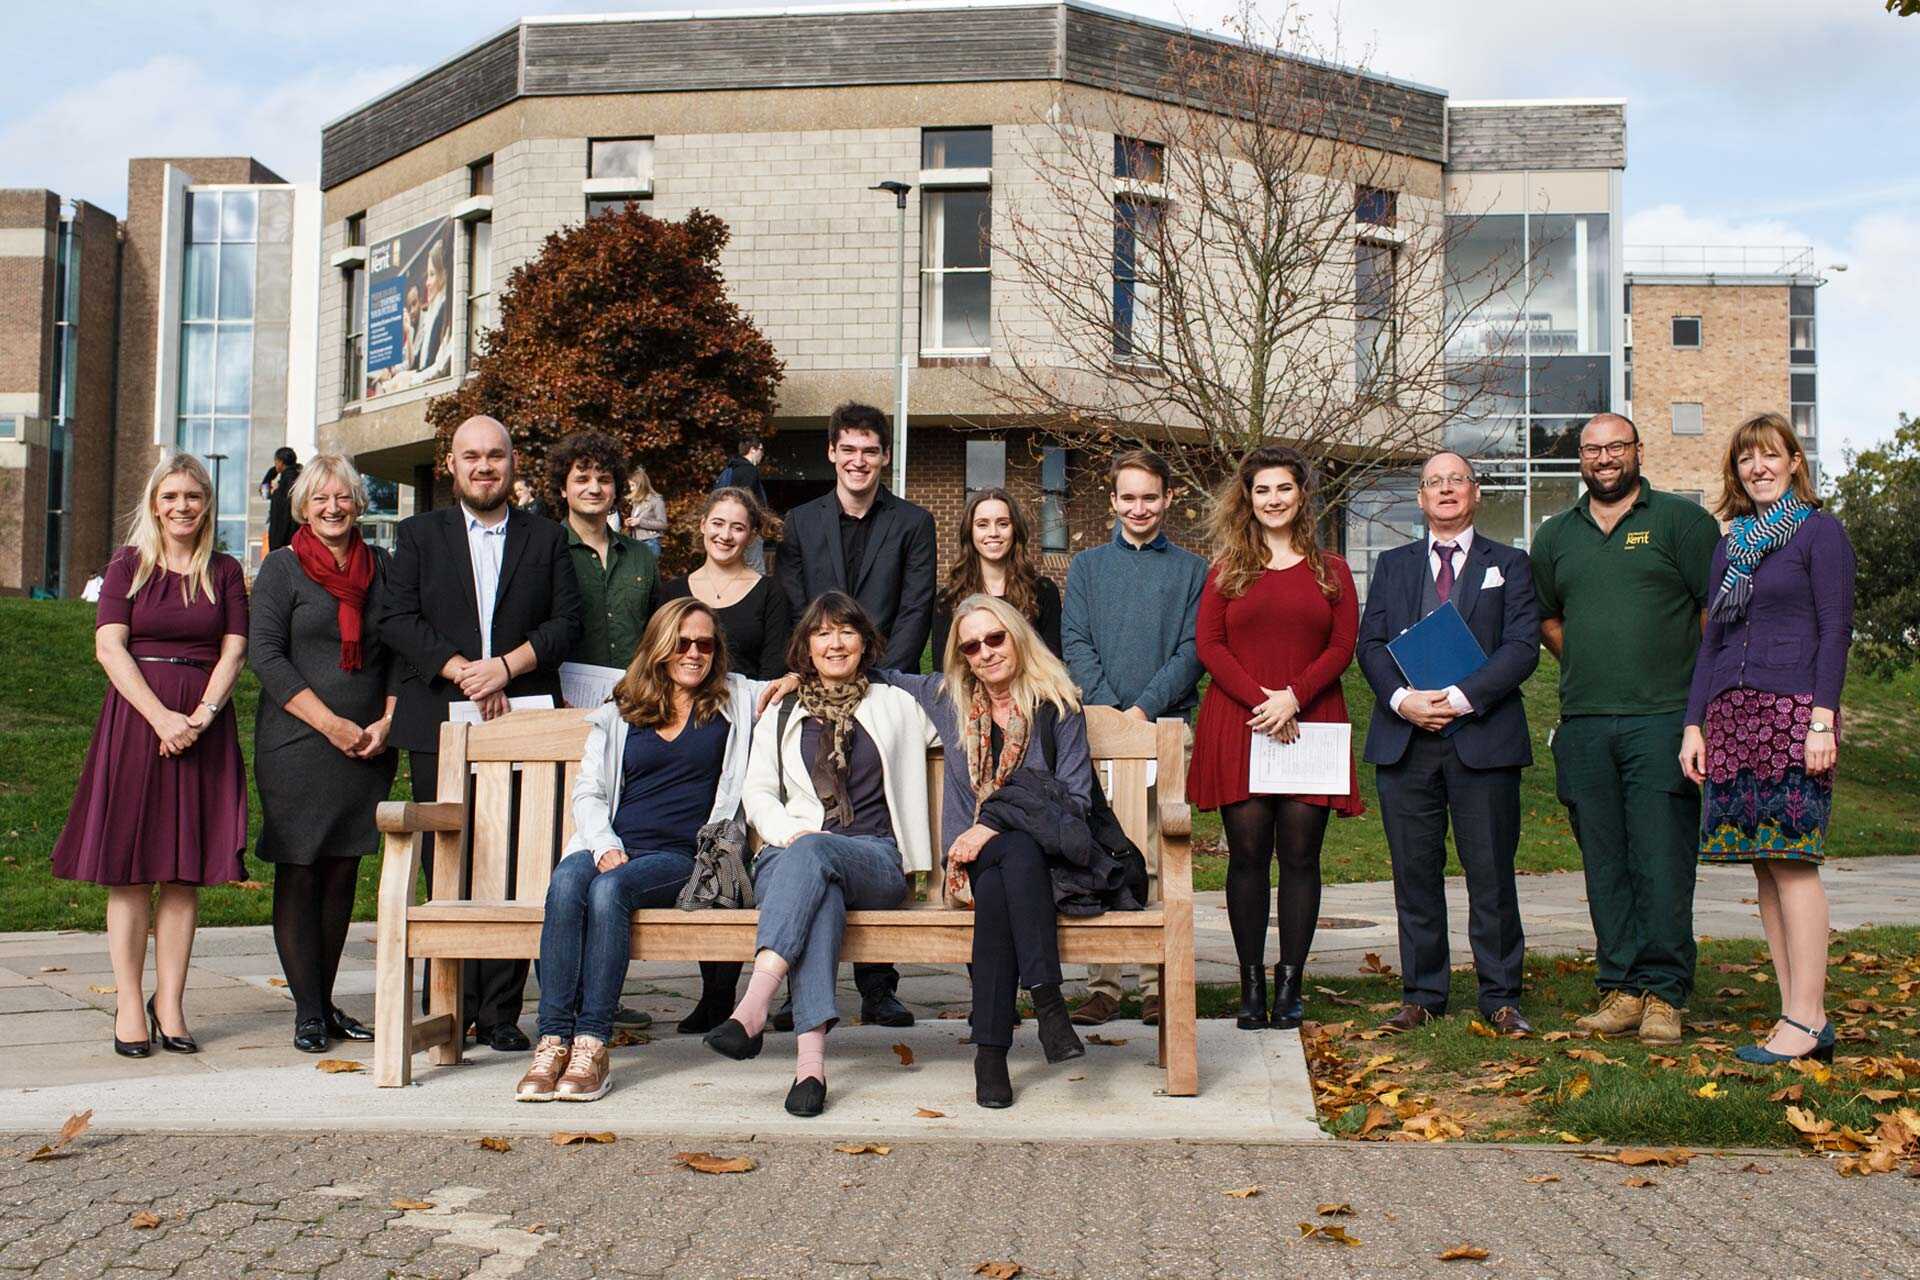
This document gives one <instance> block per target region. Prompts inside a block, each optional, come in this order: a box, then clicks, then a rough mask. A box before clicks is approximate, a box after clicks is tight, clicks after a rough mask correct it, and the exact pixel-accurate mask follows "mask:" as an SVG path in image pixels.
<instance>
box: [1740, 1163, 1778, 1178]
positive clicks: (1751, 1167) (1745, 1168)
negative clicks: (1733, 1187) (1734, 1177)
mask: <svg viewBox="0 0 1920 1280" xmlns="http://www.w3.org/2000/svg"><path fill="white" fill-rule="evenodd" d="M1740 1172H1742V1173H1757V1174H1759V1175H1761V1176H1762V1177H1765V1176H1766V1175H1767V1174H1769V1173H1772V1172H1773V1170H1771V1169H1769V1168H1767V1166H1765V1165H1763V1164H1759V1163H1756V1162H1754V1161H1751V1160H1750V1161H1748V1162H1747V1163H1746V1164H1743V1165H1741V1166H1740Z"/></svg>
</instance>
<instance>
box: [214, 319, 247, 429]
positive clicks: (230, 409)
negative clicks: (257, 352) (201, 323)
mask: <svg viewBox="0 0 1920 1280" xmlns="http://www.w3.org/2000/svg"><path fill="white" fill-rule="evenodd" d="M215 350H216V353H217V354H216V355H215V356H214V365H213V369H214V380H213V411H214V412H215V413H250V412H252V411H253V326H251V325H221V326H220V339H219V342H218V344H217V346H216V348H215Z"/></svg>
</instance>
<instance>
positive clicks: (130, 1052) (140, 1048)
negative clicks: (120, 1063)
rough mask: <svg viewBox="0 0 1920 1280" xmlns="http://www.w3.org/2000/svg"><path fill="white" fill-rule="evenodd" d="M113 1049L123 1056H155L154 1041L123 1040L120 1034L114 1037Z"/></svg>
mask: <svg viewBox="0 0 1920 1280" xmlns="http://www.w3.org/2000/svg"><path fill="white" fill-rule="evenodd" d="M113 1051H114V1052H115V1053H117V1054H119V1055H120V1056H121V1057H123V1058H151V1057H152V1056H153V1041H151V1040H122V1039H121V1038H120V1037H119V1036H115V1037H114V1038H113Z"/></svg>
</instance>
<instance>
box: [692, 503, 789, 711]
mask: <svg viewBox="0 0 1920 1280" xmlns="http://www.w3.org/2000/svg"><path fill="white" fill-rule="evenodd" d="M766 523H767V513H766V509H765V508H764V507H762V506H761V505H760V503H759V502H758V500H756V499H755V498H754V496H753V495H752V494H751V493H748V492H747V491H746V490H745V489H736V488H733V487H732V486H728V487H726V488H723V489H715V490H714V491H713V492H712V493H711V494H710V495H708V497H707V509H706V511H705V512H704V513H703V514H702V515H701V517H700V543H701V545H702V546H703V547H705V548H706V552H707V554H706V558H705V559H704V560H702V561H701V562H700V567H699V568H697V569H695V570H694V571H693V572H692V573H690V574H688V575H687V576H686V577H684V578H669V579H667V580H666V581H665V582H663V583H661V584H660V597H659V598H660V600H661V601H662V602H663V603H664V602H665V601H668V600H677V599H679V598H680V597H682V596H692V597H693V598H694V599H696V600H698V601H700V603H702V604H704V605H706V606H707V607H708V608H709V609H712V610H713V614H714V616H715V617H716V618H718V619H720V629H721V630H722V631H724V632H725V633H726V636H727V652H728V653H730V654H732V655H733V669H734V671H735V672H737V673H738V674H740V675H743V676H745V677H747V678H748V679H749V680H772V679H774V678H776V677H778V676H783V675H785V674H786V673H787V663H786V656H785V655H786V649H787V638H788V637H789V636H790V635H792V634H793V623H792V619H791V617H790V616H789V614H788V612H787V594H786V592H784V591H782V590H781V589H780V584H779V583H777V582H775V581H774V580H773V579H772V578H771V577H769V576H767V575H766V574H763V573H756V572H755V571H754V570H753V568H752V567H751V566H749V565H748V564H747V562H746V560H745V558H744V557H745V554H746V550H747V546H748V544H749V543H751V542H752V541H753V540H754V539H755V538H757V537H760V536H762V535H763V533H764V532H765V525H766Z"/></svg>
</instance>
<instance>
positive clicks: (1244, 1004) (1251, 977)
mask: <svg viewBox="0 0 1920 1280" xmlns="http://www.w3.org/2000/svg"><path fill="white" fill-rule="evenodd" d="M1233 1025H1234V1026H1236V1027H1238V1028H1240V1029H1241V1030H1242V1031H1265V1030H1266V1029H1267V971H1266V969H1265V967H1263V966H1261V965H1257V964H1243V965H1241V966H1240V1016H1239V1017H1237V1018H1235V1019H1234V1021H1233Z"/></svg>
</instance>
